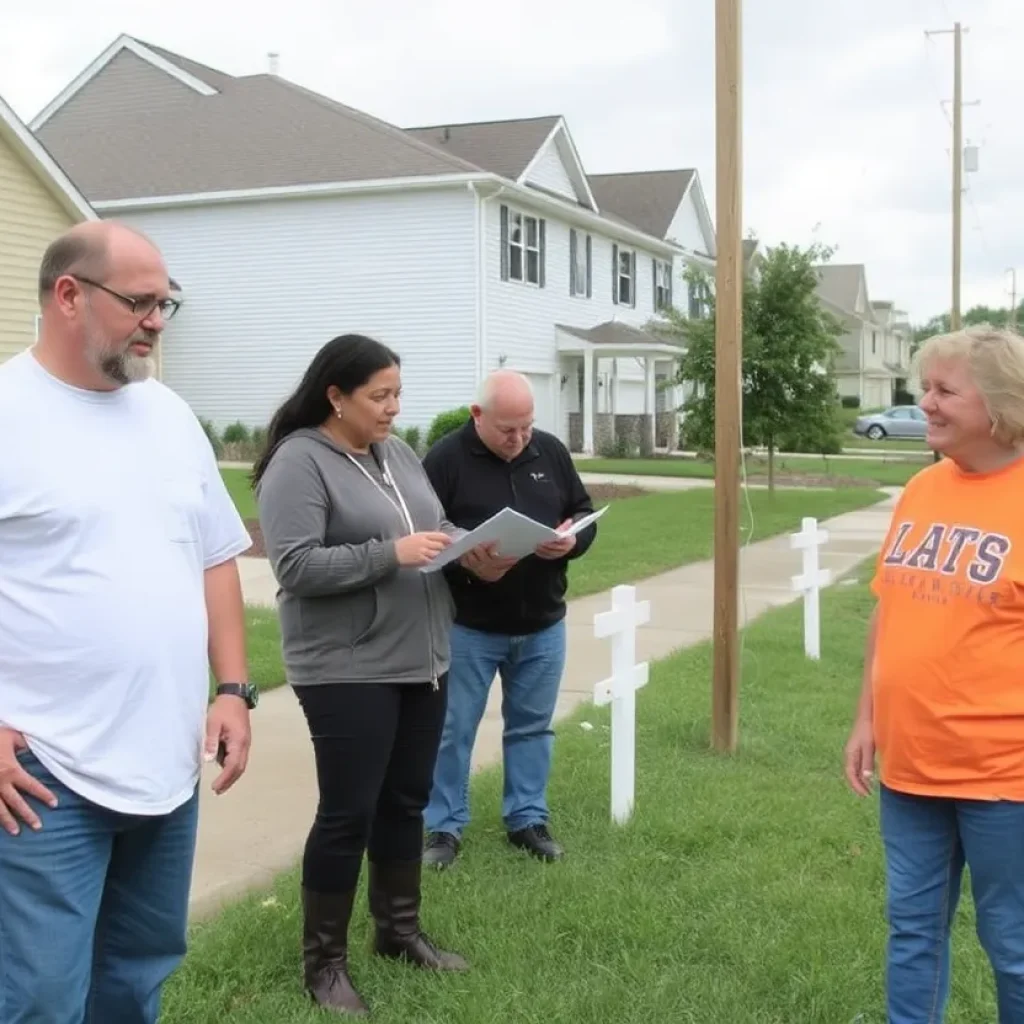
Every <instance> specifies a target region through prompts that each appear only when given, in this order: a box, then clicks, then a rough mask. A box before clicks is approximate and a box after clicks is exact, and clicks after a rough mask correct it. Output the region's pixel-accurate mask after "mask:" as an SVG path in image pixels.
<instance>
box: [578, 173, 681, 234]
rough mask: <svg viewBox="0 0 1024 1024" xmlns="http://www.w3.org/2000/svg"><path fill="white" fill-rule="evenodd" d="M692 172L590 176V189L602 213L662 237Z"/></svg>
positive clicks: (666, 231) (666, 230)
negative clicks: (615, 216) (604, 212)
mask: <svg viewBox="0 0 1024 1024" xmlns="http://www.w3.org/2000/svg"><path fill="white" fill-rule="evenodd" d="M696 173H697V172H696V171H694V170H693V169H692V168H688V169H685V170H684V169H680V170H674V171H630V172H627V173H625V174H592V175H590V187H591V189H592V190H593V192H594V198H595V199H596V200H597V205H598V206H599V207H600V208H601V209H602V210H610V211H611V212H612V213H615V214H618V216H620V217H622V218H623V219H624V220H627V221H629V223H630V224H635V225H636V226H637V227H638V228H641V229H642V230H643V231H646V232H647V234H649V235H654V236H655V237H656V238H665V236H666V235H667V234H668V229H669V228H670V227H671V225H672V220H673V218H674V217H675V215H676V211H677V210H678V209H679V204H680V203H681V202H682V201H683V197H684V196H685V195H686V192H687V189H688V188H689V187H690V182H691V181H693V178H694V175H695V174H696Z"/></svg>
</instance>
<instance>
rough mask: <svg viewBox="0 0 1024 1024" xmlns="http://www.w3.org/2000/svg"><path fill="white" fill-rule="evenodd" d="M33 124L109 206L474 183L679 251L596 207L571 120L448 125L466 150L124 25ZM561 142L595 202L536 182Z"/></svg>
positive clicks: (102, 206)
mask: <svg viewBox="0 0 1024 1024" xmlns="http://www.w3.org/2000/svg"><path fill="white" fill-rule="evenodd" d="M32 128H33V130H35V132H36V134H37V136H38V138H39V139H40V140H41V141H42V142H43V143H45V145H46V146H47V147H49V148H50V149H51V150H52V151H53V152H54V153H55V154H56V155H57V156H58V158H60V159H61V160H63V161H65V162H66V163H67V165H68V167H69V170H70V171H71V173H72V174H73V175H74V177H75V179H76V181H77V182H78V184H79V187H80V188H81V189H82V191H83V192H84V193H85V194H86V195H87V196H89V198H90V200H91V201H92V203H93V204H94V205H95V206H96V208H97V209H98V210H101V211H104V212H106V211H113V210H117V209H123V208H152V207H164V206H178V205H195V204H206V203H213V202H231V201H238V200H251V199H264V198H272V197H284V196H298V195H314V194H315V195H332V194H339V193H343V192H354V191H359V192H362V191H376V190H395V189H402V188H412V187H432V186H435V185H442V184H443V185H456V184H464V183H467V182H472V183H480V184H483V185H486V186H487V187H488V188H489V189H491V190H492V191H493V192H495V193H497V192H505V193H508V194H509V195H512V196H514V195H517V194H518V195H519V196H521V197H523V198H528V200H529V202H531V203H532V204H533V205H534V206H537V207H539V208H541V209H548V210H551V211H552V213H553V214H556V215H560V216H563V217H568V218H569V219H570V220H573V222H577V223H582V224H589V225H593V226H595V227H598V229H599V230H606V231H608V230H609V227H610V226H611V233H612V234H613V236H614V237H621V238H623V239H627V240H629V241H632V242H634V243H639V244H642V245H644V246H646V247H647V248H648V249H650V250H651V251H655V252H666V253H668V252H675V251H679V246H677V245H675V244H674V243H672V242H671V241H667V240H666V239H664V238H663V237H662V236H650V235H649V234H648V233H646V232H645V231H644V230H643V229H642V228H641V227H639V226H638V225H636V224H634V223H632V222H631V221H629V220H627V219H626V218H622V217H618V216H616V215H615V214H614V213H605V212H604V211H601V210H599V209H598V204H597V203H593V204H592V205H590V206H589V207H588V205H587V201H586V200H590V199H592V196H591V192H590V185H589V181H588V180H587V175H586V173H585V171H584V169H583V166H582V164H581V163H580V161H579V156H578V154H577V153H576V149H575V146H574V145H573V142H572V139H571V138H570V136H569V133H568V129H567V128H566V126H565V122H564V120H563V119H562V118H561V117H548V118H527V119H525V120H522V121H497V122H481V123H478V124H476V125H472V126H470V125H463V126H448V128H449V133H448V134H449V140H448V141H449V143H450V142H451V141H452V137H453V136H456V135H457V136H458V139H459V146H461V147H464V148H462V149H461V150H459V151H457V150H456V147H454V146H452V145H450V144H448V145H446V144H445V143H444V140H443V138H442V140H441V142H440V144H439V143H438V142H437V139H436V135H437V134H438V133H440V134H441V135H442V136H443V131H444V128H445V126H444V125H441V126H432V127H425V128H418V129H412V130H409V131H404V130H402V129H401V128H398V127H396V126H395V125H392V124H388V123H387V122H386V121H382V120H380V119H379V118H375V117H372V116H370V115H369V114H365V113H363V112H362V111H358V110H355V109H353V108H352V107H348V106H346V105H345V104H343V103H338V102H336V101H334V100H331V99H329V98H328V97H326V96H322V95H320V94H318V93H315V92H312V91H310V90H308V89H304V88H303V87H301V86H299V85H296V84H294V83H293V82H289V81H287V80H285V79H283V78H280V77H278V76H277V75H275V74H256V75H246V76H242V77H236V76H233V75H229V74H226V73H224V72H222V71H218V70H215V69H213V68H209V67H207V66H206V65H203V64H200V63H198V62H196V61H192V60H189V59H187V58H185V57H182V56H180V55H178V54H175V53H172V52H171V51H169V50H165V49H163V48H161V47H154V46H151V45H150V44H147V43H143V42H141V41H140V40H138V39H135V38H133V37H131V36H127V35H122V36H119V37H118V39H116V40H115V41H114V42H113V43H112V44H111V45H110V46H108V47H107V49H106V50H104V51H103V53H101V54H100V55H99V57H97V58H96V60H94V61H93V62H92V63H91V64H90V65H89V66H88V67H87V68H86V69H85V70H84V71H82V73H81V74H79V75H78V76H77V77H76V78H75V79H74V80H73V81H72V82H71V83H70V84H69V85H68V86H67V87H66V88H65V89H64V90H62V92H61V93H60V94H59V95H58V96H57V97H56V98H55V99H54V100H53V101H51V103H49V104H48V105H47V106H46V107H45V108H44V109H43V110H42V111H41V112H40V113H39V114H38V115H37V116H36V118H34V119H33V121H32ZM455 129H459V130H458V131H455ZM463 129H465V130H464V131H463ZM534 143H536V146H534ZM549 144H554V145H557V146H558V150H559V156H560V158H561V159H562V160H563V163H565V165H566V169H567V171H568V172H569V175H570V178H571V179H572V180H573V181H574V185H576V188H577V193H578V194H579V195H581V196H585V197H586V200H585V201H584V202H576V201H574V200H573V199H569V198H566V197H565V196H562V195H558V194H555V193H553V192H550V191H548V190H546V189H544V188H540V187H536V186H534V185H532V184H530V185H527V183H526V181H525V178H527V177H529V171H530V167H531V164H532V163H533V161H534V160H535V159H536V158H537V157H538V155H539V154H540V153H542V152H543V151H545V147H546V146H547V145H549ZM531 149H532V151H531ZM463 154H465V155H463ZM470 155H472V156H473V157H474V160H470V159H467V157H468V156H470ZM475 159H480V160H486V163H487V164H493V166H494V167H495V168H501V171H499V170H497V169H495V170H491V169H489V168H488V167H487V166H486V165H480V164H477V163H476V162H475ZM519 164H522V165H523V166H522V168H521V170H520V173H519V174H516V173H515V171H516V168H517V167H518V165H519ZM503 172H504V173H503ZM577 178H578V181H577V180H576V179H577Z"/></svg>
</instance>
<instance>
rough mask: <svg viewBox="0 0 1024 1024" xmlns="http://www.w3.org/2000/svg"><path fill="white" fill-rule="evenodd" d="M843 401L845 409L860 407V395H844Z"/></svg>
mask: <svg viewBox="0 0 1024 1024" xmlns="http://www.w3.org/2000/svg"><path fill="white" fill-rule="evenodd" d="M842 403H843V408H844V409H859V408H860V396H858V395H843V397H842Z"/></svg>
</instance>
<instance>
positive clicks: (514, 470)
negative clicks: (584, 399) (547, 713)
mask: <svg viewBox="0 0 1024 1024" xmlns="http://www.w3.org/2000/svg"><path fill="white" fill-rule="evenodd" d="M423 466H424V469H426V471H427V476H428V477H429V478H430V482H431V483H432V484H433V485H434V490H435V491H436V492H437V496H438V498H440V500H441V504H442V506H443V507H444V510H445V514H446V516H447V518H448V520H449V521H450V522H452V523H453V524H454V525H455V526H460V527H462V528H463V529H466V530H472V529H474V528H475V527H477V526H479V525H480V524H481V523H482V522H484V521H485V520H487V519H489V518H490V517H491V516H492V515H494V514H495V513H497V512H500V511H501V510H502V509H503V508H506V507H511V508H514V509H515V510H516V511H517V512H521V513H522V514H523V515H525V516H529V517H530V518H531V519H535V520H537V522H539V523H544V525H545V526H552V527H555V526H559V525H560V524H561V523H563V522H564V521H565V520H566V519H579V518H581V517H583V516H585V515H587V514H588V513H590V512H593V511H594V507H593V505H592V504H591V500H590V495H589V494H587V491H586V489H585V488H584V486H583V481H582V480H580V477H579V474H578V473H577V472H576V467H575V466H574V465H573V461H572V457H571V456H570V455H569V451H568V449H567V448H566V447H565V445H564V444H562V442H561V441H559V439H558V438H557V437H555V436H554V435H552V434H548V433H545V432H544V431H543V430H535V431H534V432H533V438H532V439H531V441H530V444H529V445H528V446H527V447H526V448H525V449H524V450H523V452H522V453H521V454H520V455H519V457H518V458H516V459H514V460H513V461H512V462H507V461H506V460H505V459H502V458H500V457H499V456H497V455H495V454H494V453H493V452H492V451H491V450H490V449H489V448H488V447H487V446H486V445H485V444H484V443H483V442H482V441H481V440H480V438H479V437H478V435H477V432H476V427H475V426H474V424H473V421H472V420H470V421H469V422H468V423H467V424H466V425H465V426H464V427H461V428H460V429H459V430H456V431H454V432H453V433H451V434H449V435H448V436H447V437H444V438H442V439H441V440H440V441H438V442H437V444H435V445H434V446H433V447H432V448H431V449H430V451H429V452H427V455H426V458H425V459H424V460H423ZM596 536H597V524H596V523H592V524H591V525H590V526H588V527H586V528H585V529H583V530H581V531H580V532H579V533H578V534H577V535H576V546H575V547H574V548H573V549H572V551H570V552H569V554H568V555H566V556H565V557H564V558H558V559H554V560H548V559H543V558H537V557H536V556H535V555H528V556H527V557H526V558H524V559H522V560H521V561H520V562H518V563H517V564H516V565H514V566H513V567H512V568H511V569H510V570H509V571H508V572H507V573H506V574H505V575H504V576H503V577H502V578H501V579H500V580H498V581H497V582H495V583H485V582H484V581H483V580H481V579H478V578H477V577H476V576H474V575H473V574H472V573H470V572H468V571H467V570H465V569H463V568H462V567H461V566H460V565H457V564H453V565H450V566H446V567H445V569H444V570H443V571H444V572H445V574H446V576H447V578H448V585H449V587H450V589H451V592H452V597H453V598H454V599H455V621H456V622H457V623H458V624H459V625H462V626H465V627H467V628H469V629H478V630H481V631H482V632H486V633H505V634H508V635H512V636H522V635H526V634H528V633H536V632H537V631H539V630H541V629H546V628H547V627H549V626H553V625H554V624H555V623H556V622H559V621H560V620H561V619H563V618H564V617H565V591H566V584H567V579H566V564H567V562H568V561H569V560H570V559H573V558H579V557H580V555H582V554H583V553H584V552H585V551H586V550H587V548H589V547H590V545H591V544H592V543H593V542H594V538H595V537H596Z"/></svg>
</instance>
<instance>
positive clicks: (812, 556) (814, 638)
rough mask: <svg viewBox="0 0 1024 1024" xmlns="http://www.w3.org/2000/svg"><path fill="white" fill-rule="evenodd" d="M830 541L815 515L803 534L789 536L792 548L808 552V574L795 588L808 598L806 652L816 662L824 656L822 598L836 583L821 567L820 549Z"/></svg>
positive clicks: (809, 518)
mask: <svg viewBox="0 0 1024 1024" xmlns="http://www.w3.org/2000/svg"><path fill="white" fill-rule="evenodd" d="M827 540H828V530H819V529H818V520H817V519H815V518H814V517H813V516H804V518H803V521H802V523H801V529H800V532H799V533H791V534H790V535H789V544H790V547H792V548H796V549H797V550H799V551H803V553H804V566H803V568H804V571H803V572H802V573H800V575H799V576H794V577H793V589H794V590H796V591H799V592H801V593H802V594H803V595H804V653H805V654H806V655H807V657H808V658H814V659H818V658H820V657H821V610H820V604H819V596H820V593H821V588H822V587H827V586H828V585H829V584H830V583H831V582H832V573H831V572H830V571H829V570H828V569H822V568H820V567H819V557H820V554H821V551H820V548H821V545H822V544H824V543H825V542H826V541H827Z"/></svg>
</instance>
